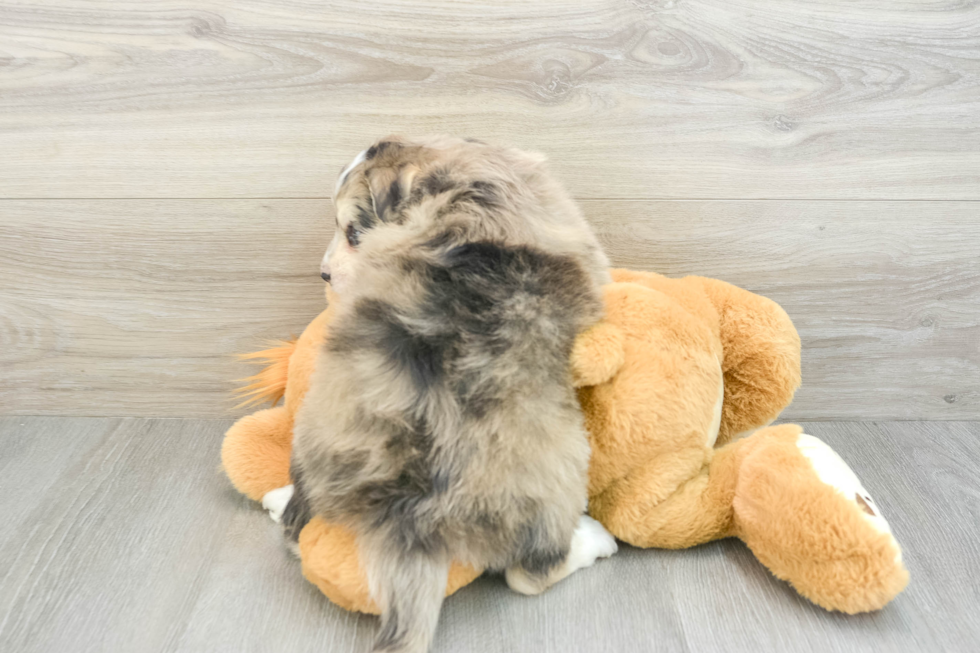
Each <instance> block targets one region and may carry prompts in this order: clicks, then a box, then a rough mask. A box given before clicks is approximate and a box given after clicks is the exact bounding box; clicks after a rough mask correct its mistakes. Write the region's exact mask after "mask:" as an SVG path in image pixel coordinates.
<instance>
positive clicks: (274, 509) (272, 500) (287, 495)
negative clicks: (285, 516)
mask: <svg viewBox="0 0 980 653" xmlns="http://www.w3.org/2000/svg"><path fill="white" fill-rule="evenodd" d="M292 498H293V486H292V485H287V486H285V487H279V488H276V489H275V490H269V491H268V492H266V493H265V496H263V497H262V507H263V508H265V509H266V510H268V511H269V516H270V517H272V521H274V522H276V523H277V524H278V523H279V521H280V520H281V519H282V513H283V512H284V511H285V510H286V506H287V505H289V500H290V499H292Z"/></svg>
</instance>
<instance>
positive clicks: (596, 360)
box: [222, 270, 908, 613]
mask: <svg viewBox="0 0 980 653" xmlns="http://www.w3.org/2000/svg"><path fill="white" fill-rule="evenodd" d="M613 278H614V281H615V283H613V284H611V285H609V286H608V287H607V288H606V290H605V302H606V316H605V319H604V321H603V322H602V323H601V324H599V325H597V326H596V327H593V328H592V329H590V330H589V331H587V332H585V333H584V334H582V336H580V338H579V340H578V342H577V343H576V346H575V348H574V351H573V355H572V373H573V378H574V380H575V383H576V385H577V386H578V387H579V400H580V403H581V405H582V409H583V413H584V415H585V419H586V424H587V427H588V430H589V434H590V442H591V445H592V460H591V462H590V470H589V471H590V482H589V511H590V513H591V514H592V516H593V517H595V518H596V519H598V520H599V521H601V522H602V523H603V524H604V525H605V526H606V528H607V529H609V531H610V532H612V533H613V534H614V535H616V536H617V537H618V538H620V539H622V540H624V541H626V542H629V543H631V544H634V545H636V546H642V547H661V548H672V549H679V548H684V547H689V546H694V545H696V544H700V543H703V542H708V541H710V540H714V539H718V538H722V537H739V538H741V539H742V540H744V541H745V542H746V544H747V545H748V546H749V547H750V549H751V550H752V551H753V552H754V553H755V554H756V556H757V557H758V558H759V560H760V561H762V562H763V564H765V565H766V566H768V567H769V568H770V570H771V571H772V572H773V573H774V574H775V575H776V576H777V577H779V578H782V579H785V580H787V581H789V582H790V583H792V585H793V586H794V587H795V588H796V589H797V590H798V591H799V592H800V593H801V594H803V595H804V596H806V597H807V598H809V599H810V600H812V601H813V602H815V603H817V604H818V605H821V606H823V607H825V608H827V609H831V610H841V611H844V612H850V613H853V612H861V611H867V610H874V609H878V608H880V607H882V606H883V605H885V604H886V603H887V602H888V601H889V600H891V599H892V598H893V597H894V596H895V595H897V594H898V593H899V592H900V591H901V590H902V589H903V588H904V587H905V584H906V583H907V581H908V572H907V571H906V570H905V568H904V567H903V566H902V564H901V561H900V555H899V552H898V546H897V543H896V542H895V540H894V538H893V537H891V535H889V534H887V533H883V532H881V531H880V529H876V528H875V527H874V526H873V524H872V523H871V521H869V519H868V518H867V516H866V515H863V514H862V508H861V507H860V505H859V504H858V503H857V502H856V501H855V500H854V499H853V497H849V496H845V495H844V494H842V492H841V491H839V490H838V489H835V487H832V486H831V485H828V484H827V483H825V482H823V481H821V479H820V477H819V476H818V472H817V470H816V469H815V467H814V464H813V463H811V462H810V460H809V459H808V458H807V457H806V456H805V455H803V453H801V450H800V448H799V447H798V446H797V438H798V437H799V435H800V433H801V429H800V428H799V427H797V426H793V425H783V426H777V427H768V428H764V427H765V425H767V424H769V423H771V422H772V421H773V420H774V419H775V418H776V417H777V416H778V414H779V412H780V411H781V410H782V409H783V408H784V407H785V406H786V405H787V404H788V403H789V402H790V400H791V399H792V396H793V393H794V392H795V390H796V388H797V387H798V386H799V382H800V359H799V352H800V341H799V337H798V336H797V333H796V330H795V329H794V328H793V325H792V323H791V322H790V320H789V317H788V316H787V315H786V313H785V312H784V311H783V310H782V309H781V308H780V307H779V306H778V305H777V304H775V303H774V302H772V301H770V300H768V299H766V298H764V297H760V296H758V295H754V294H752V293H750V292H748V291H745V290H742V289H740V288H736V287H734V286H732V285H730V284H727V283H724V282H721V281H717V280H714V279H704V278H700V277H685V278H683V279H668V278H666V277H663V276H660V275H656V274H652V273H645V272H631V271H627V270H615V271H613ZM328 301H329V295H328ZM330 319H331V310H330V309H329V308H328V309H327V310H325V311H324V312H323V313H321V314H320V316H319V317H317V318H316V319H315V320H314V321H313V322H312V323H311V324H310V325H309V326H308V327H307V329H306V330H305V331H304V332H303V334H302V335H301V336H300V337H299V339H298V340H296V341H295V343H283V344H282V345H280V346H279V347H277V348H275V349H273V350H266V351H264V352H259V353H257V354H255V355H254V356H255V357H256V358H259V359H264V360H267V361H269V362H270V365H269V367H268V368H267V369H266V370H265V371H264V372H261V373H260V374H259V375H256V376H255V377H252V379H250V380H251V381H252V384H251V385H250V386H248V387H247V388H246V391H247V392H249V393H251V396H253V397H256V398H267V399H270V400H274V399H277V398H278V397H280V396H284V397H285V402H284V405H282V406H279V407H275V408H270V409H266V410H263V411H259V412H257V413H255V414H253V415H249V416H247V417H244V418H242V419H241V420H239V421H238V422H237V423H236V424H235V425H234V426H233V427H232V428H231V429H229V431H228V433H227V435H226V437H225V443H224V447H223V450H222V461H223V463H224V467H225V470H226V472H227V473H228V476H229V478H230V479H231V481H232V483H233V484H234V485H235V487H236V488H237V489H238V490H239V491H240V492H242V493H244V494H245V495H247V496H248V497H250V498H252V499H255V500H260V499H261V497H262V496H263V495H264V494H265V493H266V492H268V491H269V490H272V489H274V488H277V487H281V486H283V485H287V484H288V483H289V453H290V447H291V440H292V424H293V415H294V414H295V412H296V409H297V408H298V407H299V405H300V403H301V402H302V399H303V396H304V395H305V393H306V390H307V388H308V384H309V377H310V373H311V372H312V370H313V366H314V365H315V362H316V353H317V351H318V349H319V346H320V345H321V344H322V342H323V340H324V338H325V337H326V335H327V329H328V326H329V321H330ZM283 379H285V381H283ZM722 390H723V392H722ZM719 402H720V403H719ZM756 429H758V430H756ZM753 430H755V432H754V433H752V434H751V435H746V434H747V433H748V432H750V431H753ZM715 433H717V435H716V436H715ZM739 436H745V437H739ZM713 438H714V441H712V439H713ZM300 554H301V560H302V565H303V573H304V575H305V576H306V578H307V579H309V580H310V582H312V583H314V584H316V585H317V587H319V588H320V590H321V591H322V592H323V593H324V594H325V595H326V596H327V597H328V598H330V600H332V601H334V602H335V603H337V604H338V605H340V606H341V607H344V608H346V609H349V610H357V611H362V612H373V613H376V612H377V608H376V606H375V605H374V603H373V601H372V600H371V598H370V596H369V593H368V589H367V583H366V579H365V578H364V574H363V572H362V570H361V568H360V565H359V562H358V558H357V547H356V543H355V541H354V537H353V535H352V534H351V533H350V532H349V531H347V530H346V529H344V528H342V527H340V526H337V525H331V524H327V523H325V522H323V521H322V520H320V519H319V518H315V519H313V520H312V521H311V522H310V523H309V524H307V526H306V527H305V528H304V529H303V531H302V533H301V535H300ZM479 573H480V571H479V570H476V569H472V568H468V567H463V566H460V565H454V567H453V568H452V570H451V572H450V578H449V583H448V585H447V593H449V594H451V593H452V592H454V591H456V590H457V589H458V588H460V587H462V586H463V585H465V584H467V583H469V582H470V581H471V580H473V579H474V578H475V577H476V576H478V575H479Z"/></svg>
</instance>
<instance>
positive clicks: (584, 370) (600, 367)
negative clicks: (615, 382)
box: [572, 322, 626, 388]
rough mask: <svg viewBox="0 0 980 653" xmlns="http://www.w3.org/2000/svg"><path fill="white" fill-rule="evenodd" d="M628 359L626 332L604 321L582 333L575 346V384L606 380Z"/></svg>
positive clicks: (596, 383) (577, 386)
mask: <svg viewBox="0 0 980 653" xmlns="http://www.w3.org/2000/svg"><path fill="white" fill-rule="evenodd" d="M625 361H626V352H625V351H624V349H623V333H622V331H620V330H619V328H617V327H616V326H615V325H613V324H609V323H608V322H600V323H599V324H596V325H595V326H593V327H591V328H590V329H588V330H586V331H584V332H582V334H581V335H579V337H578V338H577V339H576V340H575V346H574V347H572V384H573V385H574V386H575V387H576V388H582V387H586V386H590V385H599V384H600V383H605V382H606V381H608V380H609V379H611V378H613V377H614V376H615V375H616V372H618V371H619V368H621V367H622V366H623V363H624V362H625Z"/></svg>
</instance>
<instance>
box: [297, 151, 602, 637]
mask: <svg viewBox="0 0 980 653" xmlns="http://www.w3.org/2000/svg"><path fill="white" fill-rule="evenodd" d="M334 204H335V206H336V210H337V232H336V236H335V237H334V240H333V242H332V243H331V245H330V248H329V249H328V250H327V254H326V256H325V257H324V262H323V264H322V273H323V276H324V278H325V279H327V280H328V281H329V282H330V283H331V284H332V285H333V286H334V289H335V290H336V291H337V293H338V299H337V302H336V307H337V311H338V313H337V317H336V320H335V322H334V323H333V326H332V328H331V333H330V336H329V338H328V341H327V343H326V346H325V349H324V351H323V352H322V354H321V357H320V359H319V361H318V363H317V371H316V372H315V373H314V375H313V377H312V380H311V385H310V390H309V392H308V394H307V396H306V399H305V400H304V402H303V406H302V408H301V410H300V411H299V413H298V415H297V418H296V424H295V440H294V450H293V460H292V475H293V480H294V489H293V494H292V496H291V498H290V499H289V502H288V505H287V506H286V508H285V513H284V514H283V521H284V523H285V527H286V530H287V534H288V536H289V537H291V538H293V539H295V538H296V537H297V535H298V533H299V530H300V529H301V528H302V526H303V525H304V524H305V523H306V521H307V520H308V519H309V518H310V516H311V515H314V514H318V515H322V516H323V517H324V518H325V519H327V520H329V521H332V522H337V523H343V524H345V525H347V526H348V527H350V528H351V529H352V530H353V531H354V532H355V533H356V535H357V538H358V543H359V547H360V553H361V562H362V564H363V565H364V568H365V570H366V573H367V577H368V581H369V585H370V588H371V592H372V596H373V597H374V598H375V600H376V601H377V602H378V605H379V607H380V608H381V612H382V627H381V632H380V634H379V636H378V639H377V642H376V644H375V650H376V651H412V652H424V651H426V650H428V648H429V645H430V642H431V640H432V636H433V632H434V630H435V626H436V622H437V620H438V615H439V610H440V607H441V605H442V599H443V594H444V591H445V587H446V576H447V571H448V567H449V562H450V560H452V559H456V560H460V561H462V562H466V563H470V564H472V565H474V566H477V567H481V568H488V569H498V570H506V576H507V581H508V583H509V585H510V586H511V587H512V588H514V589H515V590H517V591H520V592H524V593H537V592H540V591H543V590H544V589H545V588H547V587H548V586H550V585H551V584H553V583H555V582H557V581H558V580H560V579H561V578H563V577H565V576H567V575H568V574H569V573H571V572H572V571H574V570H575V569H577V568H580V567H583V566H587V565H589V564H592V562H594V561H595V559H596V557H599V556H607V555H611V554H612V553H613V552H614V551H615V548H616V544H615V541H614V540H613V539H612V537H611V536H610V535H609V534H608V533H606V532H605V530H604V529H602V527H601V526H600V525H599V524H598V523H597V522H594V521H593V520H590V519H589V518H588V517H586V516H584V515H583V512H584V510H585V508H586V482H587V477H586V472H587V465H588V459H589V446H588V442H587V439H586V434H585V431H584V428H583V424H582V418H581V415H580V412H579V406H578V403H577V401H576V396H575V393H574V391H573V388H572V384H571V377H570V371H569V356H570V352H571V348H572V344H573V342H574V340H575V337H576V335H577V334H578V333H580V332H581V331H582V330H584V329H586V328H588V327H589V326H591V325H592V324H594V323H595V322H597V321H598V320H599V318H600V316H601V312H602V304H601V301H600V286H601V285H602V284H603V283H606V282H608V281H609V277H608V272H607V269H608V261H607V259H606V257H605V255H604V254H603V253H602V250H601V248H600V247H599V245H598V243H597V241H596V238H595V236H594V235H593V233H592V231H591V230H590V229H589V227H588V225H587V224H586V222H585V220H584V219H583V218H582V216H581V214H580V213H579V211H578V209H577V207H576V206H575V205H574V203H573V202H572V201H571V199H570V198H569V197H568V195H567V194H566V193H565V191H564V190H563V189H562V187H561V186H560V185H559V184H558V183H556V182H555V180H554V179H553V178H552V177H551V176H549V174H548V172H547V170H546V169H545V166H544V163H543V158H542V157H540V156H535V155H531V154H528V153H525V152H521V151H517V150H513V149H506V148H499V147H493V146H490V145H486V144H483V143H480V142H476V141H469V140H460V139H453V138H447V137H438V138H428V139H423V140H413V141H409V140H406V139H402V138H398V137H391V138H386V139H383V140H381V141H379V142H378V143H376V144H375V145H373V146H372V147H371V148H369V149H368V150H365V151H364V152H362V153H361V154H360V155H358V157H357V158H356V159H355V160H354V161H353V162H352V163H351V164H350V165H348V166H347V167H346V168H345V169H344V170H343V171H342V173H341V175H340V178H339V179H338V182H337V188H336V191H335V197H334Z"/></svg>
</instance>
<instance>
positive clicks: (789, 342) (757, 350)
mask: <svg viewBox="0 0 980 653" xmlns="http://www.w3.org/2000/svg"><path fill="white" fill-rule="evenodd" d="M699 280H700V282H701V284H702V285H703V287H704V290H705V293H707V295H708V298H709V299H710V300H711V303H712V304H714V306H715V309H716V310H717V311H718V318H719V327H720V336H721V344H722V349H723V351H724V360H723V363H722V371H723V373H724V375H725V401H724V406H723V412H722V420H721V427H720V429H719V433H718V440H717V445H719V446H720V445H723V444H725V443H727V442H730V441H731V440H733V439H735V438H737V437H739V436H742V435H747V434H749V433H751V432H752V431H753V430H755V429H759V428H761V427H763V426H766V425H768V424H770V423H772V421H773V420H774V419H776V417H777V416H778V415H779V413H780V412H781V411H782V410H783V408H785V407H786V406H787V405H789V402H790V401H791V400H792V399H793V394H794V393H795V392H796V389H797V388H798V387H799V386H800V337H799V335H798V334H797V333H796V328H795V327H794V326H793V322H792V321H791V320H790V319H789V316H788V315H787V314H786V311H784V310H783V309H782V307H780V306H779V304H777V303H776V302H774V301H772V300H770V299H767V298H766V297H762V296H761V295H756V294H755V293H751V292H749V291H747V290H744V289H742V288H739V287H737V286H733V285H731V284H729V283H725V282H724V281H719V280H717V279H706V278H699Z"/></svg>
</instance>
